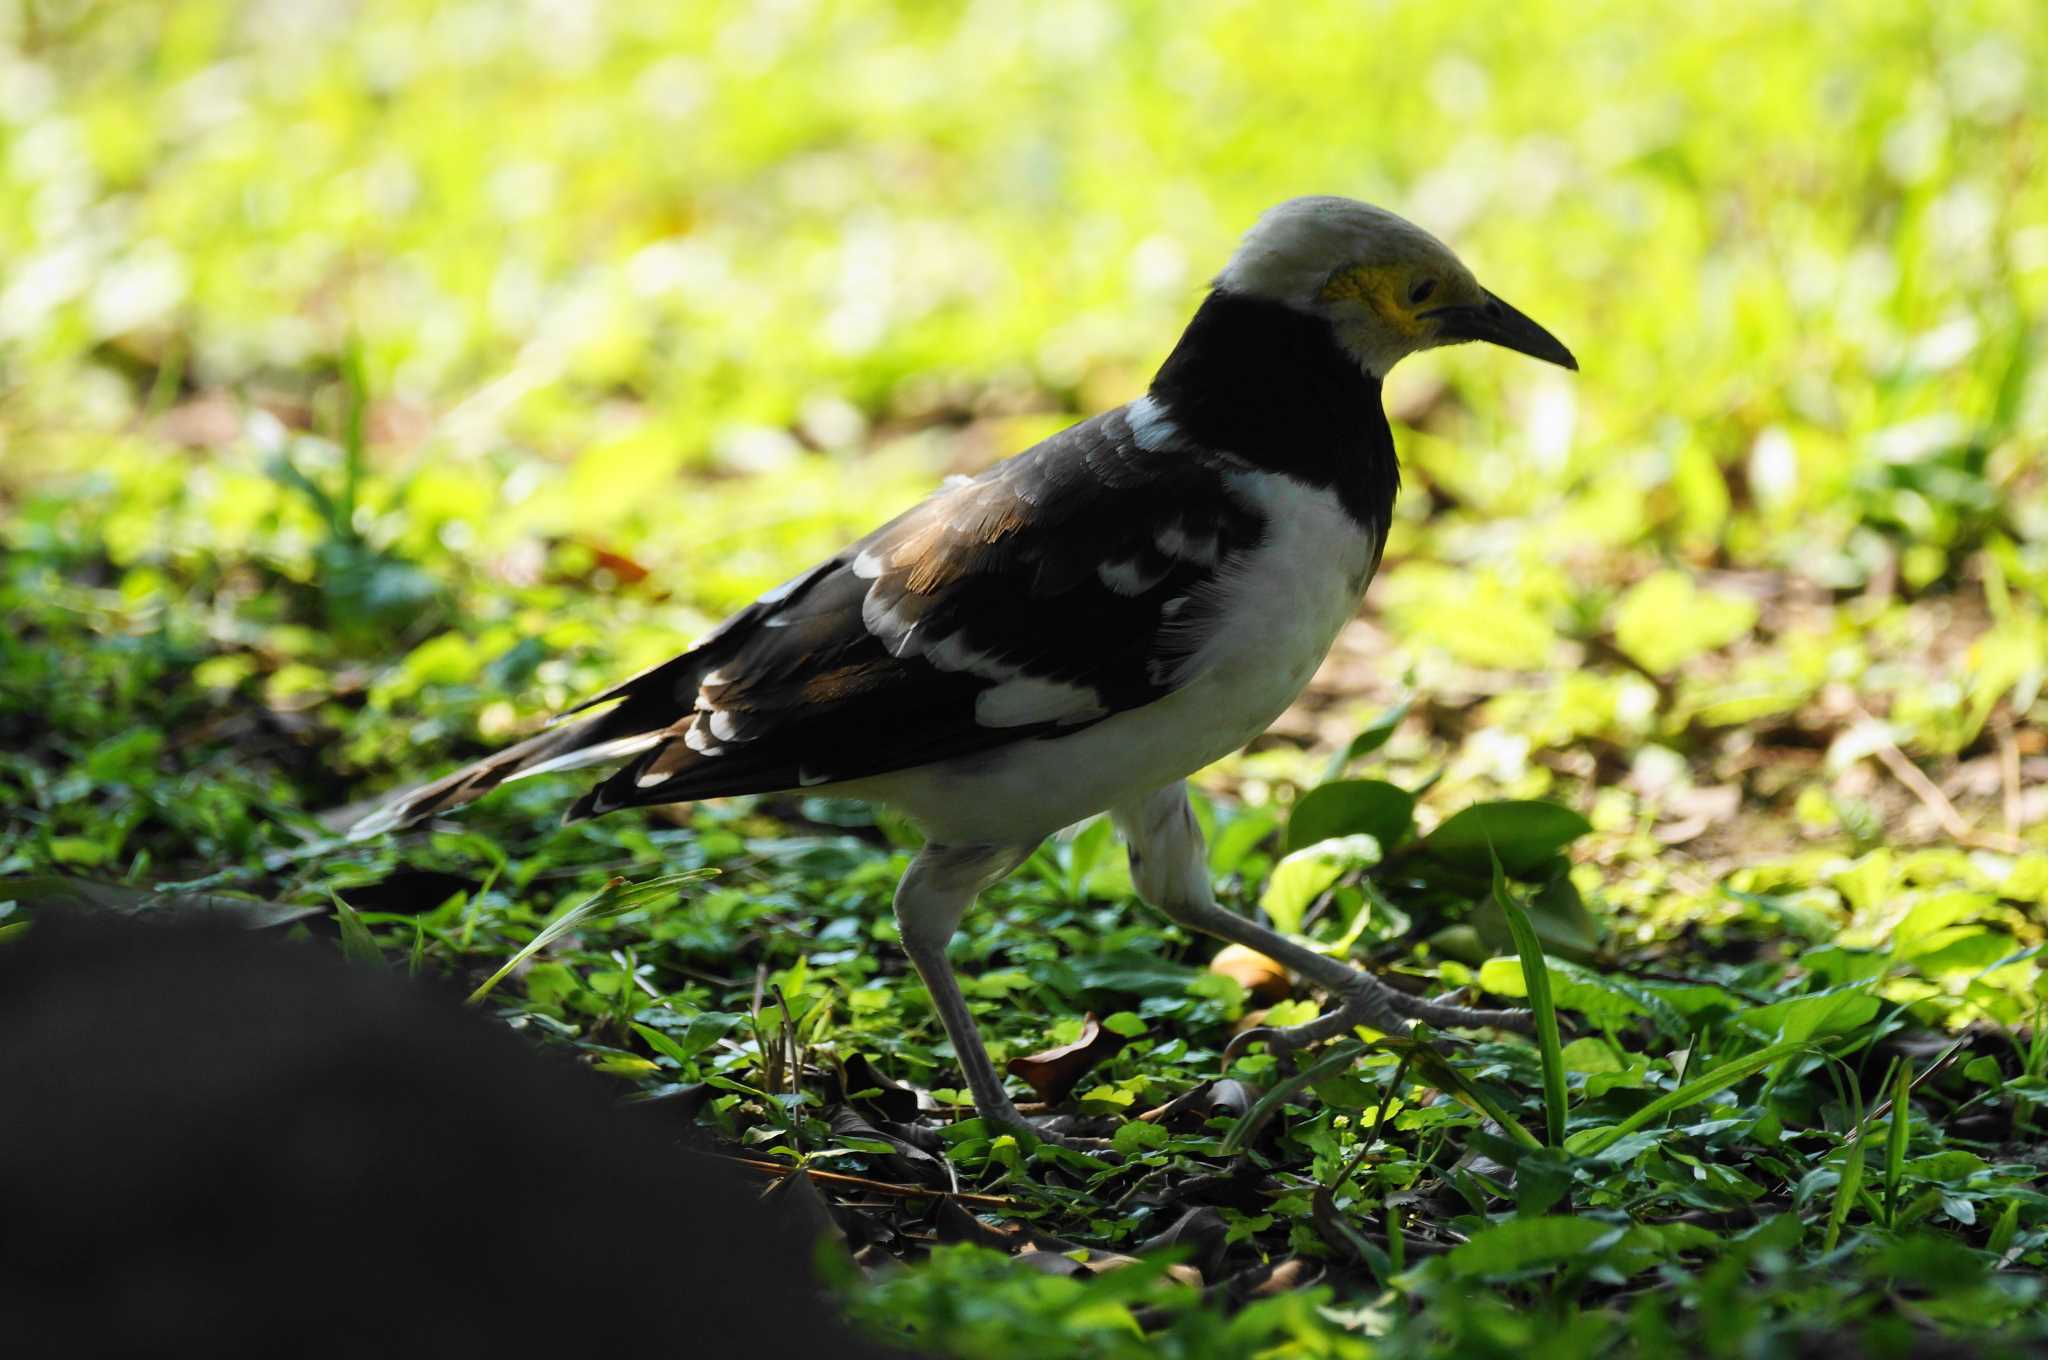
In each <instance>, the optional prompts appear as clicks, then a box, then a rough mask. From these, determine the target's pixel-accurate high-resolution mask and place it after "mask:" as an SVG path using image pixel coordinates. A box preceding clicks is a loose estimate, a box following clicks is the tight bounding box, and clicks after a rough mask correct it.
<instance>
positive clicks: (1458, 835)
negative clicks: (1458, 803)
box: [1422, 799, 1593, 876]
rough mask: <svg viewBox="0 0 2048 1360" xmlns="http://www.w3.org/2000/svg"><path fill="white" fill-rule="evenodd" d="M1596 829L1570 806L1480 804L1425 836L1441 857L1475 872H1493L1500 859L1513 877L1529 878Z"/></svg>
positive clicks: (1426, 844)
mask: <svg viewBox="0 0 2048 1360" xmlns="http://www.w3.org/2000/svg"><path fill="white" fill-rule="evenodd" d="M1592 829H1593V824H1592V823H1591V822H1588V821H1587V820H1586V819H1585V818H1584V817H1582V816H1580V815H1579V814H1578V813H1576V812H1574V811H1572V810H1571V809H1570V808H1568V807H1560V806H1558V805H1557V804H1556V803H1543V802H1536V801H1533V800H1527V799H1513V800H1508V801H1504V802H1498V803H1475V804H1474V805H1473V806H1471V807H1468V808H1466V809H1464V810H1463V811H1462V812H1457V813H1454V814H1452V815H1451V816H1450V817H1449V818H1447V819H1446V820H1445V821H1444V823H1443V825H1441V826H1439V827H1437V829H1436V830H1434V831H1432V832H1430V833H1429V834H1428V835H1427V836H1425V837H1423V838H1422V847H1423V849H1425V850H1427V851H1428V852H1429V853H1430V854H1432V855H1435V856H1436V857H1437V858H1439V859H1442V860H1445V861H1447V862H1449V863H1451V864H1454V865H1457V866H1458V867H1460V868H1464V869H1469V870H1471V871H1472V872H1474V873H1478V874H1482V875H1483V874H1486V873H1488V872H1489V871H1490V869H1491V866H1492V860H1493V858H1494V857H1495V856H1498V857H1499V858H1500V863H1501V867H1502V868H1503V869H1505V870H1506V871H1507V872H1508V873H1510V874H1514V875H1517V876H1519V875H1523V874H1527V873H1528V872H1530V871H1531V870H1532V869H1535V868H1536V867H1538V866H1539V865H1541V864H1542V863H1543V862H1544V861H1545V860H1547V859H1549V858H1550V857H1551V856H1552V855H1555V854H1556V853H1557V852H1558V851H1560V850H1562V849H1563V848H1564V847H1565V846H1567V845H1570V844H1571V843H1572V842H1573V841H1575V840H1577V839H1578V838H1579V837H1581V836H1583V835H1585V834H1586V833H1587V832H1589V831H1591V830H1592Z"/></svg>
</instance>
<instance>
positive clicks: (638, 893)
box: [466, 869, 717, 1006]
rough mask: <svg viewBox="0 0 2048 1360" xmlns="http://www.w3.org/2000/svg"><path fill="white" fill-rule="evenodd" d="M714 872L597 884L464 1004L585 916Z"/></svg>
mask: <svg viewBox="0 0 2048 1360" xmlns="http://www.w3.org/2000/svg"><path fill="white" fill-rule="evenodd" d="M716 872H717V871H716V870H713V869H695V870H692V871H691V872H689V873H686V874H662V875H661V876H659V877H657V878H651V879H649V880H647V881H646V882H645V883H628V882H626V880H625V879H623V878H614V879H612V880H611V881H610V882H609V883H606V884H605V885H604V886H603V887H602V888H599V889H598V890H597V892H596V893H594V894H592V895H591V896H590V897H587V898H585V899H584V900H583V901H581V902H578V903H577V904H576V905H575V906H573V907H570V908H569V909H568V910H567V911H565V912H563V913H562V914H561V915H559V916H557V917H556V918H555V919H554V920H552V921H550V922H548V923H547V924H546V925H545V926H542V927H541V928H540V930H538V931H537V932H535V934H534V937H533V938H532V939H531V940H528V941H527V942H526V945H525V947H523V948H522V949H520V951H519V952H518V953H516V954H514V955H513V956H512V957H511V958H509V959H507V960H505V962H504V965H503V966H502V967H500V968H499V969H498V971H497V972H495V973H493V974H491V975H490V976H489V977H487V978H485V979H484V980H483V983H482V985H481V986H479V987H478V988H477V989H476V990H475V991H473V992H471V993H470V994H469V996H468V998H467V1003H466V1004H468V1005H471V1006H474V1005H476V1004H477V1003H478V1002H480V1001H482V1000H483V999H484V998H485V997H487V996H489V995H490V994H491V992H492V991H493V989H495V988H496V987H497V985H498V984H499V983H501V982H503V981H504V980H505V979H506V978H507V977H509V976H511V974H512V972H513V970H514V969H516V968H518V967H519V965H520V964H522V963H524V962H526V961H527V960H528V959H530V958H532V957H533V956H534V955H535V954H538V953H540V951H541V950H543V949H546V948H547V947H548V946H549V945H551V944H553V943H554V942H555V941H556V940H559V939H561V938H562V937H563V936H564V935H566V934H568V933H569V932H570V931H572V930H574V929H575V928H576V927H577V925H578V924H579V923H581V922H582V921H584V920H586V919H587V918H589V917H591V916H594V915H599V914H607V915H608V914H612V913H616V912H621V911H626V910H629V909H630V908H633V907H636V906H640V905H643V904H644V903H647V902H651V901H653V900H655V899H657V898H659V897H662V896H664V895H665V894H667V893H670V892H673V891H674V890H675V889H677V888H679V887H681V886H682V885H684V884H686V883H694V882H697V881H698V880H699V879H705V878H709V877H711V876H712V875H713V874H714V873H716Z"/></svg>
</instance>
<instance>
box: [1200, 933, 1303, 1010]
mask: <svg viewBox="0 0 2048 1360" xmlns="http://www.w3.org/2000/svg"><path fill="white" fill-rule="evenodd" d="M1209 971H1210V972H1212V973H1221V974H1223V976H1225V977H1227V978H1235V979H1237V981H1238V982H1239V983H1240V984H1241V985H1242V986H1243V987H1244V989H1245V990H1246V991H1248V992H1250V993H1251V994H1252V995H1253V996H1254V997H1256V998H1257V999H1258V1000H1260V1001H1263V1002H1264V1003H1266V1004H1267V1005H1269V1006H1270V1005H1272V1004H1273V1003H1274V1002H1275V1001H1285V1000H1286V999H1287V998H1288V997H1289V996H1291V995H1292V994H1293V992H1294V980H1293V979H1292V978H1290V977H1288V976H1287V970H1286V969H1285V968H1282V967H1281V966H1280V965H1279V964H1277V963H1275V962H1274V961H1273V960H1271V959H1269V958H1267V957H1266V956H1265V955H1264V954H1261V953H1260V952H1259V951H1258V950H1256V949H1251V948H1248V947H1247V946H1245V945H1241V944H1227V945H1224V946H1223V948H1222V949H1220V950H1218V951H1217V953H1216V957H1215V958H1213V959H1211V960H1209Z"/></svg>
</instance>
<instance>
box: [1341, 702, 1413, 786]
mask: <svg viewBox="0 0 2048 1360" xmlns="http://www.w3.org/2000/svg"><path fill="white" fill-rule="evenodd" d="M1414 706H1415V700H1413V699H1403V700H1402V701H1401V702H1400V703H1398V704H1395V705H1394V706H1393V707H1392V708H1390V709H1388V710H1387V711H1386V712H1384V713H1382V714H1380V716H1379V717H1377V718H1374V719H1373V720H1372V723H1371V725H1370V726H1368V727H1366V728H1365V729H1364V730H1362V731H1360V732H1359V734H1358V735H1357V736H1355V737H1353V738H1352V739H1351V744H1350V745H1349V746H1347V747H1345V748H1344V749H1343V750H1342V751H1340V752H1338V753H1337V755H1336V756H1335V758H1333V759H1332V760H1331V761H1330V768H1329V769H1327V770H1325V771H1324V772H1323V779H1324V780H1325V781H1326V782H1327V781H1329V780H1332V779H1335V778H1336V777H1337V776H1338V775H1340V774H1342V773H1343V772H1344V767H1345V766H1347V765H1349V764H1350V763H1351V762H1352V761H1354V760H1359V759H1362V758H1363V757H1365V756H1369V755H1371V754H1372V753H1373V752H1374V751H1377V750H1379V749H1380V747H1382V746H1385V745H1386V744H1387V739H1388V738H1389V737H1391V736H1393V735H1394V732H1395V729H1397V728H1399V727H1400V726H1401V720H1402V719H1403V718H1405V717H1407V716H1408V710H1409V709H1411V708H1413V707H1414Z"/></svg>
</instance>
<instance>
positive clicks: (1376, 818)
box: [1287, 779, 1415, 851]
mask: <svg viewBox="0 0 2048 1360" xmlns="http://www.w3.org/2000/svg"><path fill="white" fill-rule="evenodd" d="M1414 819H1415V796H1414V795H1413V794H1411V793H1409V792H1408V791H1407V790H1405V789H1401V788H1397V787H1395V786H1394V785H1392V784H1389V783H1387V782H1385V781H1384V780H1379V779H1339V780H1334V781H1332V782H1331V783H1328V784H1322V785H1319V786H1317V787H1316V788H1313V789H1310V790H1309V791H1308V792H1307V793H1305V794H1303V795H1302V796H1301V801H1299V802H1297V803H1296V804H1295V805H1294V811H1293V812H1292V813H1291V814H1290V815H1289V816H1288V819H1287V848H1288V849H1289V850H1290V851H1293V850H1301V849H1304V848H1306V847H1308V846H1311V845H1314V844H1315V843H1316V842H1317V841H1326V840H1329V839H1331V838H1332V837H1336V836H1351V835H1359V834H1363V835H1367V836H1371V837H1372V838H1373V839H1374V840H1375V841H1377V842H1379V844H1380V845H1381V847H1383V848H1384V847H1387V846H1392V845H1398V844H1400V842H1401V841H1402V840H1403V839H1405V838H1406V836H1407V835H1408V828H1409V825H1410V823H1412V822H1413V821H1414Z"/></svg>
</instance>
